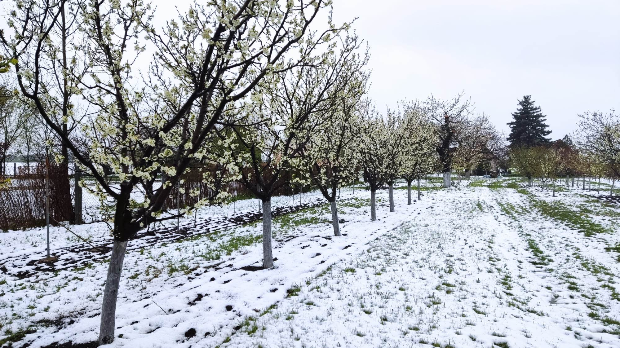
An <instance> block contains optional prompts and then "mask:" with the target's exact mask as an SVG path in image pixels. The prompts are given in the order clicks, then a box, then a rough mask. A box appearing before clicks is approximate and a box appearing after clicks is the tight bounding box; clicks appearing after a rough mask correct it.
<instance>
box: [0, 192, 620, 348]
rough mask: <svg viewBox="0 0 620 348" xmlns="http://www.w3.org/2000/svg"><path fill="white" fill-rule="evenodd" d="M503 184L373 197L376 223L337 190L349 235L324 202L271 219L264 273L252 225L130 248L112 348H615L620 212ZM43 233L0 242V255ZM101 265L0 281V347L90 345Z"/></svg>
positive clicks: (619, 331) (582, 198)
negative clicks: (338, 232)
mask: <svg viewBox="0 0 620 348" xmlns="http://www.w3.org/2000/svg"><path fill="white" fill-rule="evenodd" d="M511 187H512V188H511ZM515 187H517V186H516V184H515V183H514V182H513V180H503V181H496V180H486V181H474V182H473V183H472V185H470V186H467V182H462V183H460V185H459V187H458V188H453V189H450V190H429V191H426V192H425V193H426V196H425V197H423V200H422V201H419V202H415V203H414V204H413V205H411V206H407V205H406V190H400V189H399V190H396V191H395V193H396V194H395V196H396V212H394V213H390V212H389V211H388V206H387V192H385V191H381V192H380V194H379V195H378V197H379V209H378V218H379V219H378V221H376V222H370V221H369V208H368V207H367V204H368V202H369V193H368V192H367V191H363V190H356V191H355V194H353V192H352V191H351V190H348V191H347V190H344V191H343V193H344V194H343V200H342V202H341V203H340V218H342V219H344V220H345V221H346V222H345V223H344V224H343V225H342V232H343V233H345V234H346V236H343V237H339V238H336V237H332V229H331V225H330V224H329V220H330V213H329V208H328V206H327V205H323V206H321V207H318V208H311V209H308V210H306V211H303V212H298V213H293V214H291V215H289V216H284V217H280V218H277V219H276V221H275V224H274V234H275V236H274V238H275V240H276V243H275V250H274V256H275V257H277V261H276V268H274V269H271V270H260V271H250V270H249V269H248V268H246V270H244V269H243V267H245V266H249V265H259V264H260V259H261V251H262V249H261V246H260V231H261V226H260V225H259V224H256V223H255V224H251V225H246V226H243V227H239V228H235V229H234V230H231V231H226V232H223V233H219V234H216V235H210V236H204V237H200V238H194V239H190V240H184V241H181V242H178V243H170V244H167V245H158V246H156V247H151V248H149V249H144V250H140V251H134V252H130V253H128V255H127V257H126V259H125V268H124V271H123V281H122V285H121V289H120V297H119V302H118V305H117V323H116V324H117V327H118V329H117V330H116V334H117V335H118V337H119V338H117V339H116V341H115V342H114V343H113V344H112V345H111V346H112V347H125V346H126V347H215V346H217V345H221V346H222V347H258V346H262V347H378V346H382V347H424V346H428V347H431V346H433V345H434V346H441V347H491V346H497V347H589V346H590V347H605V348H607V347H620V314H619V313H620V295H619V293H618V292H619V291H620V286H619V285H618V284H617V283H618V281H619V276H618V275H619V274H620V272H619V271H620V263H619V259H618V252H616V251H614V250H615V249H614V248H615V247H617V246H618V245H620V244H619V243H618V233H617V231H618V227H617V222H618V219H617V218H618V216H620V209H618V207H616V206H613V205H609V204H603V203H601V202H599V201H598V200H593V199H592V197H591V196H590V195H589V193H588V192H587V191H583V192H582V191H581V190H580V189H578V188H569V189H566V188H564V189H562V190H561V192H559V193H558V197H551V192H550V191H547V190H542V189H540V188H537V187H534V188H528V189H523V188H520V189H519V190H516V189H515ZM297 197H299V196H297ZM312 197H314V198H318V197H317V196H316V194H315V196H312V195H308V196H304V198H305V199H308V200H310V199H312ZM280 199H281V200H282V201H281V203H280V204H286V202H288V200H290V202H291V204H292V200H293V198H291V197H284V198H280ZM236 204H237V205H236V206H235V208H234V209H236V210H239V209H250V210H255V209H256V208H255V207H254V205H256V206H257V205H258V203H256V201H246V202H244V203H240V202H237V203H236ZM210 213H211V214H212V213H213V212H210ZM199 218H200V217H199ZM91 227H92V228H89V227H82V228H81V229H80V232H81V233H92V234H97V233H102V231H103V230H104V228H103V227H101V225H91ZM41 233H43V232H41V231H37V230H33V231H27V232H11V233H7V234H0V247H1V250H2V253H4V252H7V251H12V250H13V249H17V248H19V245H20V243H22V242H25V241H27V240H28V239H27V238H28V237H24V235H28V234H30V235H31V236H40V235H41ZM59 233H61V232H59ZM33 238H34V237H31V239H33ZM55 243H57V244H55V245H64V244H66V243H71V241H69V240H66V239H63V238H59V239H58V240H56V241H55ZM37 248H39V249H40V248H41V245H39V244H37V245H33V246H31V247H29V248H27V249H25V250H24V252H28V251H32V250H34V249H37ZM605 248H608V249H607V250H608V251H606V249H605ZM617 251H620V250H617ZM106 268H107V265H106V264H105V263H101V262H94V263H92V264H90V265H89V266H88V267H85V268H82V269H76V270H72V271H62V272H59V273H58V274H41V275H39V276H38V277H36V278H31V279H27V280H21V281H20V280H18V279H14V278H8V277H5V278H2V277H3V276H2V275H0V326H2V327H0V342H2V340H3V339H6V338H7V337H9V336H10V334H14V333H15V332H19V330H20V329H21V330H22V331H21V332H22V333H26V334H25V337H24V338H23V339H21V340H20V341H19V342H18V343H16V344H15V346H17V347H19V346H20V345H21V344H26V343H29V344H31V345H30V347H41V346H45V345H48V344H51V343H54V342H61V343H62V342H67V341H73V342H74V343H80V342H88V341H93V340H95V339H96V338H97V330H98V324H99V306H100V304H101V293H102V288H103V282H104V277H105V274H106ZM28 328H30V330H29V331H27V330H26V329H28ZM7 330H10V331H7ZM27 332H30V333H27ZM2 335H4V336H2Z"/></svg>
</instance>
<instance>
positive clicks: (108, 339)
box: [99, 240, 127, 345]
mask: <svg viewBox="0 0 620 348" xmlns="http://www.w3.org/2000/svg"><path fill="white" fill-rule="evenodd" d="M126 251H127V241H124V242H120V241H117V240H115V241H114V244H113V246H112V256H111V258H110V265H109V267H108V278H107V280H106V282H105V289H104V291H103V305H102V307H101V326H100V329H99V344H100V345H102V344H108V343H112V341H114V329H115V328H116V325H115V322H116V299H117V297H118V288H119V285H120V281H121V271H122V270H123V260H124V259H125V252H126Z"/></svg>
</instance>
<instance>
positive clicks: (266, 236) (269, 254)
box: [263, 200, 273, 268]
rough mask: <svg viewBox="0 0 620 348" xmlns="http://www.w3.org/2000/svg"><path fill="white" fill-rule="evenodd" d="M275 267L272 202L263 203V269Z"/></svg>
mask: <svg viewBox="0 0 620 348" xmlns="http://www.w3.org/2000/svg"><path fill="white" fill-rule="evenodd" d="M272 267H273V250H272V248H271V200H268V201H263V268H272Z"/></svg>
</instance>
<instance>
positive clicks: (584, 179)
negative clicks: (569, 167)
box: [583, 176, 586, 191]
mask: <svg viewBox="0 0 620 348" xmlns="http://www.w3.org/2000/svg"><path fill="white" fill-rule="evenodd" d="M585 189H586V177H585V176H584V177H583V190H584V191H585Z"/></svg>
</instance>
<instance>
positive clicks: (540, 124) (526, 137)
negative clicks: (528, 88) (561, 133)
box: [508, 95, 551, 148]
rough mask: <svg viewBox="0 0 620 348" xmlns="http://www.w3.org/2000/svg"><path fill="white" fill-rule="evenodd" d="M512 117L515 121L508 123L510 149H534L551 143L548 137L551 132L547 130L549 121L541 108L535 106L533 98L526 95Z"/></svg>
mask: <svg viewBox="0 0 620 348" xmlns="http://www.w3.org/2000/svg"><path fill="white" fill-rule="evenodd" d="M512 117H513V118H514V121H512V122H510V123H508V125H509V126H510V136H509V137H508V141H509V142H510V147H512V148H514V147H532V146H538V145H543V144H548V143H549V138H547V136H548V135H549V134H550V133H551V131H550V130H547V128H548V127H549V126H548V125H547V124H546V123H545V122H546V121H547V119H546V118H545V115H543V114H542V112H541V110H540V107H539V106H536V105H535V104H534V101H533V100H532V96H530V95H526V96H524V97H523V99H522V100H519V107H518V108H517V111H516V112H514V113H513V114H512Z"/></svg>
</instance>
